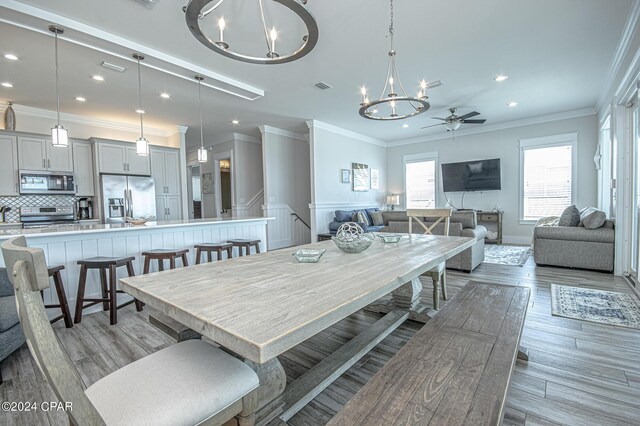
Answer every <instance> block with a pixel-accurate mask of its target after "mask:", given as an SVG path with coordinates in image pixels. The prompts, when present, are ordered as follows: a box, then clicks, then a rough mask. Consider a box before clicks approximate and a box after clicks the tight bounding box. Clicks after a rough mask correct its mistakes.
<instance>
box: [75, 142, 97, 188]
mask: <svg viewBox="0 0 640 426" xmlns="http://www.w3.org/2000/svg"><path fill="white" fill-rule="evenodd" d="M72 145H73V171H74V175H75V182H76V195H77V196H78V197H93V196H94V195H95V188H94V186H93V184H94V182H93V152H92V151H93V150H92V147H91V144H90V143H89V142H81V141H72Z"/></svg>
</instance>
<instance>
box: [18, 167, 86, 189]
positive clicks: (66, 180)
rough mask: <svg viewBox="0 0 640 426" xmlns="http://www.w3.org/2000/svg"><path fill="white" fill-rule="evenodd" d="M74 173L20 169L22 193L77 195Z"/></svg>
mask: <svg viewBox="0 0 640 426" xmlns="http://www.w3.org/2000/svg"><path fill="white" fill-rule="evenodd" d="M75 193H76V185H75V182H74V180H73V173H68V172H40V171H30V170H20V194H42V195H47V194H68V195H75Z"/></svg>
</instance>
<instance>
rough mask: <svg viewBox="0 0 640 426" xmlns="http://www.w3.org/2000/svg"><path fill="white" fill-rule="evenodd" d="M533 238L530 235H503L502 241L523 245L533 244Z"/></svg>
mask: <svg viewBox="0 0 640 426" xmlns="http://www.w3.org/2000/svg"><path fill="white" fill-rule="evenodd" d="M531 238H532V236H529V237H521V236H513V235H505V236H503V237H502V242H503V243H504V244H518V245H523V246H528V245H531Z"/></svg>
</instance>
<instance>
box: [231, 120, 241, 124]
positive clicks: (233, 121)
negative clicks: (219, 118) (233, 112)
mask: <svg viewBox="0 0 640 426" xmlns="http://www.w3.org/2000/svg"><path fill="white" fill-rule="evenodd" d="M231 124H240V122H239V121H238V120H231Z"/></svg>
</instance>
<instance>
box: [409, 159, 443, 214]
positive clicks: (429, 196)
mask: <svg viewBox="0 0 640 426" xmlns="http://www.w3.org/2000/svg"><path fill="white" fill-rule="evenodd" d="M437 163H438V157H437V154H435V153H432V154H417V155H406V156H405V157H404V183H405V185H404V187H405V202H406V208H408V209H424V208H434V207H435V206H436V188H437V182H436V179H437Z"/></svg>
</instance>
